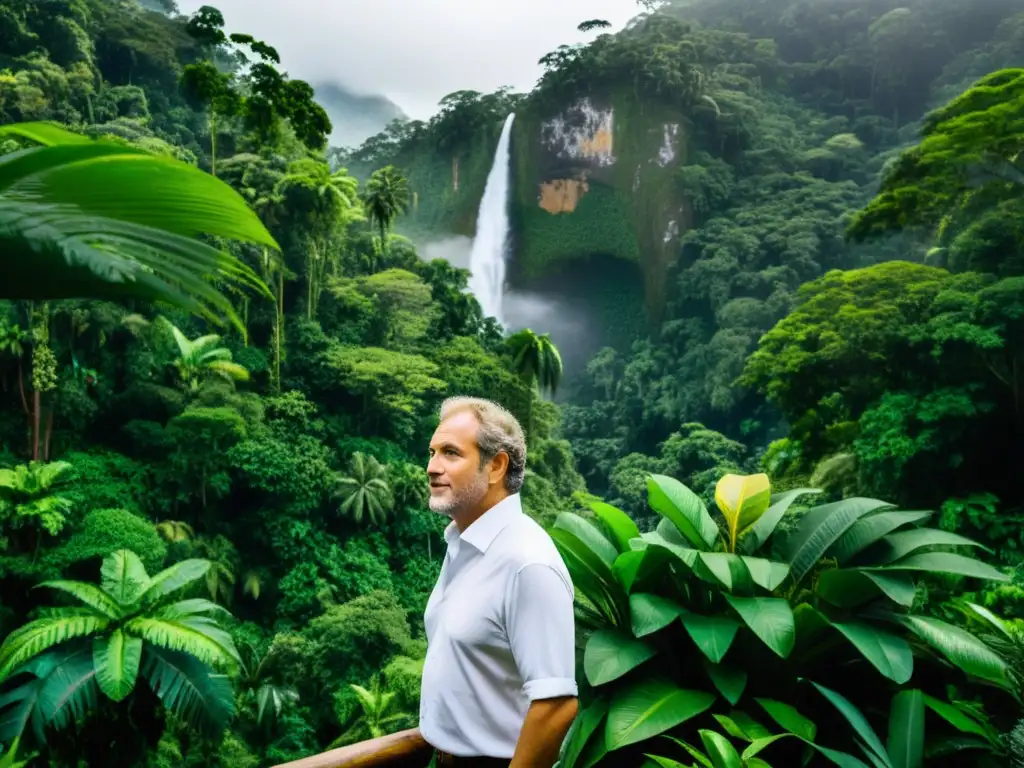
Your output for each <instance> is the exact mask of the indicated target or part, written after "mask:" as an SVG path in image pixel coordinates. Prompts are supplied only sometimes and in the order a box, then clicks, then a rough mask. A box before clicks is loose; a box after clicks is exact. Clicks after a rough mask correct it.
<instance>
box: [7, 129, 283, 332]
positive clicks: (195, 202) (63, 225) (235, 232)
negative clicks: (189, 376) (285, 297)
mask: <svg viewBox="0 0 1024 768" xmlns="http://www.w3.org/2000/svg"><path fill="white" fill-rule="evenodd" d="M4 137H18V138H20V139H25V140H28V141H30V142H34V143H35V144H37V145H40V146H34V147H31V148H29V149H25V150H22V151H19V152H12V153H9V154H7V155H4V156H2V157H0V297H3V298H9V299H36V300H46V299H66V298H99V299H119V298H126V297H130V298H140V299H146V300H159V301H165V302H168V303H170V304H174V305H176V306H179V307H182V308H184V309H186V310H188V311H190V312H193V313H195V314H199V315H201V316H203V317H206V318H207V319H209V320H211V321H213V322H216V323H221V322H222V318H224V317H226V318H227V319H228V320H229V321H230V322H231V323H232V324H233V325H235V326H236V327H237V328H238V329H239V331H241V332H242V333H243V334H244V333H245V329H244V325H243V324H242V322H241V320H240V319H239V317H238V315H237V313H236V312H235V310H234V308H233V307H232V305H231V302H230V300H229V299H228V298H227V297H226V296H225V295H224V294H223V293H222V292H221V291H219V290H218V289H217V288H216V287H215V284H214V279H216V280H220V281H223V282H224V283H225V284H227V285H232V286H236V287H243V288H247V289H252V290H255V291H257V292H258V293H261V294H263V295H264V296H266V297H267V298H271V294H270V291H269V289H268V288H267V286H266V285H265V284H264V283H263V282H262V281H261V280H260V279H259V277H258V276H257V275H256V273H255V272H253V271H252V270H251V269H250V268H249V267H247V266H246V265H245V264H243V263H242V262H241V261H239V260H238V259H237V258H235V257H234V256H231V255H229V254H228V253H226V252H224V251H222V250H219V249H217V248H214V247H212V246H210V245H207V244H206V243H204V242H201V241H200V240H199V239H198V236H200V235H211V236H214V237H220V238H224V239H227V240H238V241H244V242H250V243H254V244H257V245H263V246H267V247H269V248H273V249H275V250H280V248H279V246H278V244H277V242H276V241H275V240H274V238H273V237H272V236H271V235H270V233H269V232H268V231H267V229H266V227H264V226H263V224H262V223H261V222H260V220H259V218H258V217H257V216H256V214H255V213H254V212H253V211H252V210H251V209H250V208H249V206H248V205H247V204H246V202H245V200H244V199H243V198H242V197H241V195H239V194H238V193H237V192H235V191H234V190H233V189H231V187H229V186H228V185H227V184H225V183H223V182H221V181H219V180H218V179H216V178H214V177H213V176H211V175H209V174H207V173H204V172H203V171H201V170H199V169H198V168H195V167H194V166H191V165H188V164H187V163H183V162H180V161H178V160H175V159H173V158H169V157H164V156H157V155H154V154H151V153H149V152H147V151H145V150H143V149H140V148H139V147H134V146H128V145H125V144H120V143H115V142H113V141H109V140H103V139H91V138H87V137H85V136H81V135H79V134H76V133H72V132H70V131H68V130H66V129H64V128H61V127H59V126H57V125H55V124H51V123H20V124H14V125H5V126H0V138H4Z"/></svg>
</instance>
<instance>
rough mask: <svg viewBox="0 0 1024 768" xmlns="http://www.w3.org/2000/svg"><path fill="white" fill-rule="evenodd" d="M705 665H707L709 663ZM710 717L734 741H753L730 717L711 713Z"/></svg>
mask: <svg viewBox="0 0 1024 768" xmlns="http://www.w3.org/2000/svg"><path fill="white" fill-rule="evenodd" d="M705 663H706V664H708V663H710V662H705ZM711 716H712V717H713V718H715V720H717V721H718V724H719V725H720V726H722V730H724V731H725V732H726V733H727V734H729V735H730V736H732V737H733V738H734V739H739V740H740V741H753V739H752V738H750V737H749V736H747V734H746V733H744V732H743V729H742V728H740V727H739V725H738V724H737V723H736V721H735V720H733V719H732V718H731V717H726V716H725V715H719V714H715V713H712V715H711Z"/></svg>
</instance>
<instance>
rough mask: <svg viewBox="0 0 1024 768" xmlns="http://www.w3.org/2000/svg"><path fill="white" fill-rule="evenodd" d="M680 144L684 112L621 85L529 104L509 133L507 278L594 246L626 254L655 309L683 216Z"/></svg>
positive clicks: (684, 146) (543, 269) (600, 251)
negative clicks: (549, 103)
mask: <svg viewBox="0 0 1024 768" xmlns="http://www.w3.org/2000/svg"><path fill="white" fill-rule="evenodd" d="M688 151H689V146H688V140H687V130H686V120H685V118H684V117H683V115H681V114H679V113H678V112H677V111H674V110H672V109H669V108H665V107H663V106H661V105H659V104H657V103H652V102H643V101H640V100H638V99H636V98H635V97H634V96H632V94H628V93H625V92H622V91H618V92H611V93H608V94H607V95H605V96H602V97H588V98H582V99H579V100H578V101H576V102H575V103H573V104H569V105H566V106H565V107H563V108H562V109H561V110H560V111H557V112H552V111H550V110H545V111H544V112H542V111H540V110H539V109H536V108H528V109H527V110H526V111H524V112H523V114H521V115H519V116H518V117H517V119H516V123H515V128H514V134H513V156H514V157H513V179H514V185H515V189H514V194H513V200H512V205H511V218H512V223H513V228H514V232H515V245H516V247H515V254H516V255H515V261H514V263H513V265H512V273H513V280H515V279H516V278H517V277H518V278H519V279H537V278H542V277H543V276H544V275H545V274H548V273H550V272H551V271H553V270H554V269H556V268H559V267H561V266H562V262H567V261H573V260H578V259H586V258H588V257H590V256H592V255H604V256H611V257H614V258H619V259H624V260H626V261H630V262H634V263H637V264H638V265H639V267H640V269H641V272H642V274H643V279H644V295H645V297H646V302H647V306H648V309H649V310H650V311H651V313H652V315H654V316H657V315H658V314H660V310H661V307H662V306H663V305H664V300H665V287H666V277H667V273H668V268H669V267H670V266H671V264H672V262H673V261H674V260H675V258H676V257H677V255H678V253H679V237H680V235H681V234H682V233H684V232H685V231H686V230H687V228H688V227H689V223H690V217H689V213H688V210H687V206H686V204H685V201H684V200H683V196H682V194H681V188H680V185H679V182H678V177H677V174H676V169H677V168H678V167H679V165H680V164H681V163H682V162H684V161H685V158H686V156H687V154H688Z"/></svg>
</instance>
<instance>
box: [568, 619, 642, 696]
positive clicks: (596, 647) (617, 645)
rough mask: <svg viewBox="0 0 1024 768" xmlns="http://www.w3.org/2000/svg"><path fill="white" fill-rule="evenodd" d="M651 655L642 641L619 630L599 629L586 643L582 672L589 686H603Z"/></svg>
mask: <svg viewBox="0 0 1024 768" xmlns="http://www.w3.org/2000/svg"><path fill="white" fill-rule="evenodd" d="M655 653H656V651H655V650H654V648H652V647H651V646H649V645H648V644H647V643H645V642H644V641H643V640H637V639H636V638H634V637H630V636H629V635H627V634H626V633H625V632H622V631H620V630H614V629H602V630H599V631H597V632H595V633H594V634H592V635H591V636H590V639H589V640H587V647H586V650H584V652H583V671H584V672H585V673H586V675H587V681H588V682H589V683H590V684H591V685H604V684H605V683H609V682H611V681H612V680H617V679H618V678H620V677H622V676H623V675H624V674H626V673H627V672H629V671H630V670H632V669H635V668H636V667H638V666H640V665H641V664H643V663H644V662H645V661H647V660H648V659H649V658H651V657H653V656H654V655H655Z"/></svg>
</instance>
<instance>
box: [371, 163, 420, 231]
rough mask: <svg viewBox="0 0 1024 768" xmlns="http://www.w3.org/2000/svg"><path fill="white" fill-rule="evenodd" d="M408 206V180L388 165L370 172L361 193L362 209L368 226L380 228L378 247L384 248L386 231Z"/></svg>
mask: <svg viewBox="0 0 1024 768" xmlns="http://www.w3.org/2000/svg"><path fill="white" fill-rule="evenodd" d="M408 207H409V182H408V181H407V180H406V178H405V177H404V176H403V175H402V174H400V173H399V172H398V171H397V170H395V168H394V166H391V165H388V166H385V167H384V168H379V169H377V170H376V171H374V172H373V173H372V174H370V178H369V180H368V181H367V182H366V191H365V192H364V193H363V209H364V210H365V212H366V218H367V219H369V221H370V226H373V225H374V224H376V225H377V228H378V229H379V230H380V247H381V250H382V251H383V250H384V248H385V243H386V237H387V232H388V230H389V229H391V225H392V224H393V223H394V221H395V219H396V218H398V216H400V215H401V214H403V213H405V211H406V209H407V208H408Z"/></svg>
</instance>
